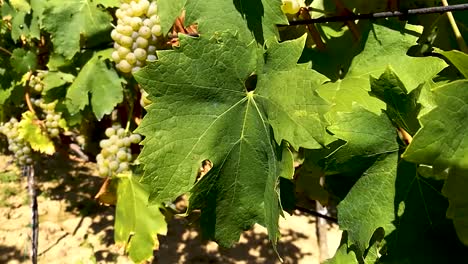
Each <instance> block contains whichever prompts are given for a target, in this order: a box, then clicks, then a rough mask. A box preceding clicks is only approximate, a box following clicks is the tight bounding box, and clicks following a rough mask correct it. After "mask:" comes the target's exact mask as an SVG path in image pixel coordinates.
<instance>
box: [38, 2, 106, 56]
mask: <svg viewBox="0 0 468 264" xmlns="http://www.w3.org/2000/svg"><path fill="white" fill-rule="evenodd" d="M98 3H99V1H91V0H68V1H62V0H50V1H49V2H47V6H46V7H45V9H44V11H43V20H42V26H43V27H44V28H45V30H46V31H47V32H49V33H50V35H51V39H52V43H53V44H54V51H55V52H56V53H59V54H62V55H64V56H65V58H67V59H70V58H72V57H73V55H75V53H77V52H78V51H79V50H80V39H81V37H83V39H88V38H90V37H92V36H93V35H99V34H102V33H105V32H110V30H111V29H112V28H111V22H112V16H111V15H110V14H108V13H107V12H105V11H104V10H101V9H100V8H99V7H97V4H98Z"/></svg>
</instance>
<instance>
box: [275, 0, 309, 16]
mask: <svg viewBox="0 0 468 264" xmlns="http://www.w3.org/2000/svg"><path fill="white" fill-rule="evenodd" d="M282 2H283V4H282V5H281V10H283V13H285V14H297V13H298V12H299V10H300V9H301V7H303V6H305V2H304V0H282Z"/></svg>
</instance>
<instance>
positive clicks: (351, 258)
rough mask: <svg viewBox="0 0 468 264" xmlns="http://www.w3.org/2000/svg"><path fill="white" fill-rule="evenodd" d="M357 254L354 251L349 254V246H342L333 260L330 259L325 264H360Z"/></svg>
mask: <svg viewBox="0 0 468 264" xmlns="http://www.w3.org/2000/svg"><path fill="white" fill-rule="evenodd" d="M358 263H359V262H358V261H357V258H356V254H355V253H354V251H349V252H348V246H347V245H346V244H343V245H341V246H340V247H339V248H338V250H337V251H336V253H335V256H333V258H331V259H328V260H326V261H325V262H324V264H358Z"/></svg>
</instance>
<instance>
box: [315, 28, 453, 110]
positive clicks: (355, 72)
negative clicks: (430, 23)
mask: <svg viewBox="0 0 468 264" xmlns="http://www.w3.org/2000/svg"><path fill="white" fill-rule="evenodd" d="M419 32H420V28H418V27H414V26H410V25H407V26H406V28H405V29H404V31H400V30H396V29H391V28H388V27H386V26H385V25H377V24H372V25H371V29H370V31H369V30H367V31H366V35H365V36H364V43H365V44H364V49H363V51H362V52H361V53H360V54H359V55H357V56H356V57H354V59H353V61H352V64H351V66H350V68H349V71H348V73H347V74H346V76H345V77H344V78H343V79H341V80H338V81H336V82H333V83H327V84H325V85H324V86H323V87H322V88H321V89H320V90H319V92H320V95H321V96H323V97H325V98H326V99H328V100H329V101H331V102H334V103H335V106H334V108H333V109H334V111H349V110H350V108H351V105H352V103H353V102H357V103H358V104H360V105H362V106H364V107H366V108H367V109H369V110H371V111H373V112H375V113H378V112H380V109H382V108H383V106H384V105H383V103H382V102H381V101H379V100H377V99H375V98H370V97H369V95H368V92H369V91H370V85H369V78H370V76H373V77H376V78H378V77H379V76H380V75H381V74H382V73H384V72H385V70H386V69H387V68H388V67H389V66H391V67H392V69H393V71H394V72H395V74H396V75H397V76H398V77H399V78H400V80H401V82H402V83H403V84H404V86H405V87H406V89H407V90H408V92H411V91H412V90H413V89H416V88H417V87H418V86H419V85H420V84H421V83H423V82H425V81H427V80H430V79H431V78H432V77H434V76H435V75H436V74H437V73H438V72H440V71H441V70H442V69H443V68H444V67H446V66H447V64H446V63H445V62H444V61H443V60H441V59H439V58H435V57H410V56H408V55H405V54H406V52H407V50H408V49H409V48H410V47H411V46H412V45H415V44H416V40H417V37H416V36H415V35H418V34H419ZM343 48H346V47H343Z"/></svg>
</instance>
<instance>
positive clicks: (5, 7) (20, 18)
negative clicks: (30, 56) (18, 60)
mask: <svg viewBox="0 0 468 264" xmlns="http://www.w3.org/2000/svg"><path fill="white" fill-rule="evenodd" d="M16 2H17V3H15V4H17V6H16V7H13V6H10V5H9V4H8V3H7V2H3V3H2V6H1V7H2V16H3V17H5V16H11V38H12V39H13V41H15V42H16V41H18V40H19V39H20V38H21V37H24V38H26V39H31V38H36V39H39V38H40V30H39V21H38V17H37V16H35V14H31V12H30V8H31V6H30V5H29V3H27V2H25V1H16ZM20 2H21V3H20ZM10 3H11V1H10Z"/></svg>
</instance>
